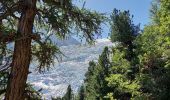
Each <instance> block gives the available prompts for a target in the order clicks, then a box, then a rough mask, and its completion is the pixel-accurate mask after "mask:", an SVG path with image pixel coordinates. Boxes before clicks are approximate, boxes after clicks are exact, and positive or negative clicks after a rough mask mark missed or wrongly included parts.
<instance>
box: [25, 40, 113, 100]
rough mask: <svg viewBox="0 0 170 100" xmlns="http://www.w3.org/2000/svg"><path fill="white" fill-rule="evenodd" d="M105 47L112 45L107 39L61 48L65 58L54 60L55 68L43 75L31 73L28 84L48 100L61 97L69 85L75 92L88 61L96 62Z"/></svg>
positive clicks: (82, 77)
mask: <svg viewBox="0 0 170 100" xmlns="http://www.w3.org/2000/svg"><path fill="white" fill-rule="evenodd" d="M105 46H113V43H111V42H110V40H109V39H97V40H96V43H95V45H79V44H78V45H75V44H73V45H67V46H65V45H64V46H61V47H60V49H61V51H62V52H63V53H64V54H65V55H66V57H63V60H62V61H61V62H59V63H58V62H57V60H56V64H55V66H54V67H52V69H51V70H50V71H47V72H45V73H43V74H39V73H36V72H35V71H32V72H33V73H31V74H30V75H29V77H28V82H30V83H31V84H33V85H34V86H35V88H36V89H40V88H42V89H43V90H42V93H43V94H44V97H45V98H47V99H48V100H50V98H51V96H61V95H63V94H64V93H65V91H66V89H67V86H68V85H69V84H71V86H72V89H73V90H74V92H76V91H77V90H78V88H79V87H80V86H81V84H82V82H83V79H84V78H85V77H84V75H85V73H86V71H87V69H88V63H89V61H91V60H94V61H97V59H98V56H99V55H100V54H101V52H102V51H103V49H104V47H105ZM31 70H35V69H34V68H32V69H31Z"/></svg>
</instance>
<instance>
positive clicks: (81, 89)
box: [78, 85, 85, 100]
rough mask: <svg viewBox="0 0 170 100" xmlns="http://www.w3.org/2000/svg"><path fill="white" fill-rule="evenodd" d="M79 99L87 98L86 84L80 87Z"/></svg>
mask: <svg viewBox="0 0 170 100" xmlns="http://www.w3.org/2000/svg"><path fill="white" fill-rule="evenodd" d="M78 100H85V89H84V85H82V86H81V87H80V90H79V92H78Z"/></svg>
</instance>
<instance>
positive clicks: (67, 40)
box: [53, 37, 81, 46]
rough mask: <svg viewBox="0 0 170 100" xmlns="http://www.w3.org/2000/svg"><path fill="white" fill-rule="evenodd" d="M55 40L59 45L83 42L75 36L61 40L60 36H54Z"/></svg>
mask: <svg viewBox="0 0 170 100" xmlns="http://www.w3.org/2000/svg"><path fill="white" fill-rule="evenodd" d="M53 41H54V42H55V43H56V44H57V45H58V46H69V45H80V44H81V43H80V42H79V41H77V40H76V39H74V38H73V37H69V38H67V39H64V40H61V39H58V38H53Z"/></svg>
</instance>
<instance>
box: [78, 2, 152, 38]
mask: <svg viewBox="0 0 170 100" xmlns="http://www.w3.org/2000/svg"><path fill="white" fill-rule="evenodd" d="M82 1H83V0H78V1H77V2H76V5H78V6H80V7H82V6H83V2H82ZM84 1H86V4H85V8H88V9H91V10H96V11H98V12H101V13H107V14H110V13H111V12H112V10H113V9H114V8H116V9H119V10H130V13H131V14H133V15H134V18H133V21H134V23H135V24H138V23H141V28H143V27H144V25H146V24H147V23H148V22H149V9H150V7H151V1H152V0H84ZM108 33H109V28H108V27H106V26H105V27H104V28H103V33H102V34H103V35H102V37H103V38H104V37H107V34H108Z"/></svg>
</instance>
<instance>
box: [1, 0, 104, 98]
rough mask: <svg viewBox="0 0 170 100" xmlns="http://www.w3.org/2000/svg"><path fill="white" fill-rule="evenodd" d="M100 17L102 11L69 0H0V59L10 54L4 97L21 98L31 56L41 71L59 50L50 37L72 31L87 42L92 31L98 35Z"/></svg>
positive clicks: (99, 31) (70, 33) (102, 19)
mask: <svg viewBox="0 0 170 100" xmlns="http://www.w3.org/2000/svg"><path fill="white" fill-rule="evenodd" d="M104 19H105V18H104V17H103V15H102V14H99V13H97V12H95V11H93V12H91V11H89V10H87V9H85V8H84V7H83V8H80V7H76V6H75V5H74V4H73V1H72V0H1V1H0V45H1V46H0V47H1V48H0V49H1V51H0V53H1V57H2V58H1V61H2V59H6V57H11V58H12V59H11V63H10V75H9V79H8V84H7V89H6V94H5V100H24V98H25V94H24V92H25V87H26V82H27V77H28V74H29V66H30V64H31V63H32V62H33V60H34V61H37V67H38V69H39V71H40V72H41V71H44V70H46V69H47V70H48V69H49V67H50V65H51V64H53V63H54V59H55V58H56V57H57V58H58V56H57V55H56V54H61V52H60V50H59V49H58V48H57V46H56V45H55V44H54V42H53V40H54V39H55V38H52V37H54V36H57V37H60V38H62V39H64V38H66V37H69V36H71V35H75V36H79V37H80V38H81V39H82V38H83V37H84V38H85V39H86V41H87V42H91V41H92V40H94V37H95V34H98V35H100V33H101V27H100V25H101V23H102V22H103V21H104ZM73 30H74V31H73ZM73 33H74V34H73ZM9 44H10V46H9ZM11 46H12V47H13V49H11V48H10V49H9V47H11ZM9 51H10V53H8V52H9Z"/></svg>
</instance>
